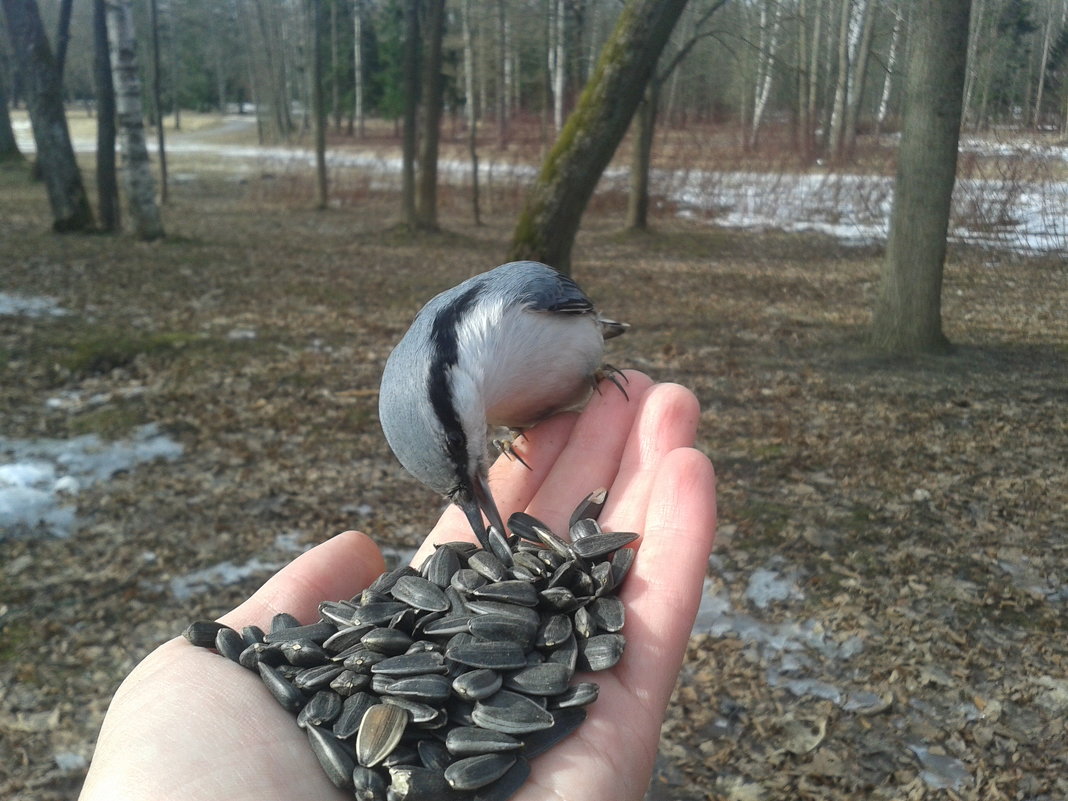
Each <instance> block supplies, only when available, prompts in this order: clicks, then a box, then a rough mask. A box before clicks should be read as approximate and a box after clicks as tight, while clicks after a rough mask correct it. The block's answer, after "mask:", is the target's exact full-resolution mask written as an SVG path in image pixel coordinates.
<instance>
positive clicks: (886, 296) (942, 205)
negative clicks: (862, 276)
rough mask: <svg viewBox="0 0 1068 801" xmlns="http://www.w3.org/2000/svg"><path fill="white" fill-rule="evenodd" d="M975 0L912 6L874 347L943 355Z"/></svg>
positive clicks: (893, 350)
mask: <svg viewBox="0 0 1068 801" xmlns="http://www.w3.org/2000/svg"><path fill="white" fill-rule="evenodd" d="M970 5H971V3H970V0H943V2H940V3H930V4H927V3H921V4H917V5H916V7H915V8H914V9H913V18H912V26H911V27H912V46H911V47H910V52H909V58H908V67H907V72H906V93H907V94H906V98H905V110H904V120H903V123H904V125H903V130H902V135H901V148H900V152H899V154H898V168H897V179H896V183H895V188H894V207H893V211H892V212H891V216H890V235H889V239H888V241H887V247H886V259H885V261H884V263H883V271H882V283H881V286H880V289H879V297H878V299H877V301H876V304H875V314H874V318H873V321H872V340H873V342H874V344H875V346H876V347H878V348H880V349H882V350H885V351H888V352H891V353H896V354H909V353H916V352H921V351H935V352H937V351H945V350H947V349H948V347H949V341H948V340H947V339H946V337H945V335H944V334H943V333H942V311H941V298H942V269H943V264H944V262H945V256H946V234H947V232H948V229H949V212H950V201H951V199H952V196H953V185H954V182H955V179H956V168H957V144H958V140H959V137H960V122H961V106H962V100H963V96H964V73H965V64H966V60H967V45H968V40H967V36H968V15H969V10H970Z"/></svg>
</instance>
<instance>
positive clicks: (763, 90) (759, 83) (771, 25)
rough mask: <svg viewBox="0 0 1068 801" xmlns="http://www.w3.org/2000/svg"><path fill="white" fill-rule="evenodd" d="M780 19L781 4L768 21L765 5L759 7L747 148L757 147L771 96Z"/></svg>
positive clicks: (776, 6) (776, 5)
mask: <svg viewBox="0 0 1068 801" xmlns="http://www.w3.org/2000/svg"><path fill="white" fill-rule="evenodd" d="M781 19H782V3H776V4H775V16H774V17H773V18H772V19H771V20H770V21H769V20H768V7H767V4H765V5H762V6H761V7H760V49H759V52H758V53H757V71H756V75H757V77H756V81H755V89H754V93H753V119H752V121H751V123H750V127H749V131H748V137H749V138H748V146H749V148H751V149H754V150H755V149H756V147H757V136H758V134H759V133H760V123H761V122H762V121H763V119H764V110H765V109H766V108H767V105H768V98H769V97H770V96H771V81H772V78H774V76H775V49H776V47H778V43H779V27H780V21H781Z"/></svg>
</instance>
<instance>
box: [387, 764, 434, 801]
mask: <svg viewBox="0 0 1068 801" xmlns="http://www.w3.org/2000/svg"><path fill="white" fill-rule="evenodd" d="M389 777H390V788H389V799H390V801H433V799H438V798H448V797H449V784H448V782H446V781H445V776H444V775H442V773H441V771H440V770H434V769H432V768H424V767H417V766H414V765H404V766H402V767H396V768H390V769H389Z"/></svg>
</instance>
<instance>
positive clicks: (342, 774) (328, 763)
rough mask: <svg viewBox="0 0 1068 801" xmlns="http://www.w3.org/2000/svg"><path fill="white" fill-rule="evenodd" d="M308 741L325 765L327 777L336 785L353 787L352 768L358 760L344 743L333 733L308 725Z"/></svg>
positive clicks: (341, 787) (344, 788) (347, 788)
mask: <svg viewBox="0 0 1068 801" xmlns="http://www.w3.org/2000/svg"><path fill="white" fill-rule="evenodd" d="M307 731H308V742H309V743H311V749H312V753H313V754H315V756H316V758H317V759H318V760H319V764H320V765H322V766H323V771H324V772H325V773H326V775H327V778H329V779H330V781H331V782H333V783H334V786H335V787H338V788H340V789H342V790H351V789H352V786H353V785H352V769H353V768H354V767H356V762H355V760H354V759H353V758H352V756H351V755H350V754H349V749H347V748H346V747H345V746H344V745H342V744H341V743H340V742H339V741H338V739H337V738H336V737H334V736H333V735H332V734H330V733H328V732H325V731H323V730H322V729H320V728H318V727H317V726H308V729H307Z"/></svg>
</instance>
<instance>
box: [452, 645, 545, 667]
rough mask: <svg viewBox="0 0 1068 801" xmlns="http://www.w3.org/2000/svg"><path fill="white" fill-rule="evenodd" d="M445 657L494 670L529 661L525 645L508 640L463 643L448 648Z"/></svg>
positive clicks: (517, 665) (520, 665)
mask: <svg viewBox="0 0 1068 801" xmlns="http://www.w3.org/2000/svg"><path fill="white" fill-rule="evenodd" d="M445 657H446V658H447V659H452V660H453V661H454V662H460V663H461V664H464V665H470V666H471V667H476V668H491V669H493V670H514V669H515V668H521V667H523V666H524V665H525V664H526V663H527V655H526V651H525V650H524V649H523V646H521V645H520V644H519V643H517V642H511V641H506V640H503V641H502V640H497V641H493V640H489V641H481V640H479V641H476V642H470V643H461V644H459V645H454V646H451V647H449V648H447V649H446V650H445Z"/></svg>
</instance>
